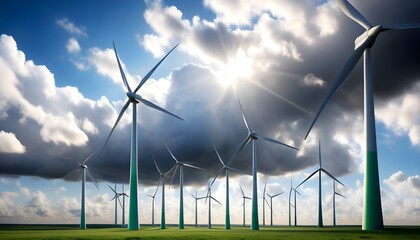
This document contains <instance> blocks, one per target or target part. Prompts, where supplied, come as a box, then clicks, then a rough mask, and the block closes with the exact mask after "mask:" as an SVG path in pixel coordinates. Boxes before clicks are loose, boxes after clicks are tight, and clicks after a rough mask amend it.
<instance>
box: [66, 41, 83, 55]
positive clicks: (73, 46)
mask: <svg viewBox="0 0 420 240" xmlns="http://www.w3.org/2000/svg"><path fill="white" fill-rule="evenodd" d="M66 49H67V51H68V52H69V53H71V54H75V53H79V52H80V45H79V42H78V41H77V40H76V38H74V37H72V38H70V39H69V40H68V41H67V43H66Z"/></svg>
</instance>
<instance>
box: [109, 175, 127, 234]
mask: <svg viewBox="0 0 420 240" xmlns="http://www.w3.org/2000/svg"><path fill="white" fill-rule="evenodd" d="M108 187H109V188H110V189H111V190H112V192H113V193H114V197H113V198H112V199H111V202H112V201H114V203H115V204H114V205H115V206H114V208H115V210H114V212H115V226H117V225H118V203H117V202H118V201H119V203H120V205H121V201H120V199H119V197H120V193H117V181H115V188H112V187H111V186H109V185H108ZM121 208H123V207H122V205H121Z"/></svg>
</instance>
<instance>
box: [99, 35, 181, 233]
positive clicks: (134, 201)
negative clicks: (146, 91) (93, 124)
mask: <svg viewBox="0 0 420 240" xmlns="http://www.w3.org/2000/svg"><path fill="white" fill-rule="evenodd" d="M113 46H114V52H115V57H116V58H117V63H118V68H119V70H120V73H121V77H122V80H123V82H124V85H125V87H126V88H127V97H128V99H127V101H126V103H125V104H124V106H123V108H122V109H121V111H120V113H119V115H118V118H117V120H116V121H115V124H114V126H113V127H112V129H111V132H110V133H109V135H108V137H107V139H106V141H105V143H104V146H103V149H104V148H105V146H106V144H107V143H108V141H109V138H110V137H111V135H112V133H113V132H114V130H115V127H116V126H117V125H118V123H119V121H120V120H121V118H122V116H123V115H124V112H125V110H127V108H128V106H129V105H130V104H132V106H133V112H132V114H133V116H132V117H133V121H132V132H131V155H130V196H131V197H130V210H129V216H128V229H129V230H138V229H139V228H140V226H139V206H138V188H137V186H138V167H137V166H138V157H137V156H138V155H137V148H138V145H137V103H139V102H142V103H143V104H144V105H146V106H148V107H151V108H154V109H156V110H159V111H161V112H164V113H167V114H169V115H171V116H174V117H176V118H178V119H181V120H183V119H182V118H180V117H178V116H177V115H175V114H173V113H170V112H168V111H167V110H165V109H163V108H161V107H159V106H157V105H156V104H154V103H152V102H150V101H148V100H146V99H144V98H142V96H140V95H139V94H137V91H138V90H139V89H140V88H141V87H142V86H143V84H144V83H145V82H146V81H147V80H148V79H149V77H150V76H151V75H152V74H153V72H154V71H155V70H156V68H157V67H158V66H159V65H160V64H161V63H162V61H163V60H164V59H165V58H166V57H167V56H168V55H169V54H170V53H171V52H172V51H173V50H174V49H175V48H176V47H177V46H178V45H176V46H175V47H174V48H172V49H171V51H169V52H168V53H167V54H166V55H165V57H163V58H162V60H160V61H159V62H158V63H157V64H156V66H154V67H153V68H152V70H150V71H149V72H148V73H147V74H146V75H145V76H144V77H143V79H142V80H141V81H140V83H139V85H137V87H136V88H135V89H134V91H131V88H130V85H129V84H128V82H127V78H126V76H125V73H124V70H123V68H122V66H121V63H120V59H119V58H118V54H117V49H116V48H115V44H114V43H113Z"/></svg>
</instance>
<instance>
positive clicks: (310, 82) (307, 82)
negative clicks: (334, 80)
mask: <svg viewBox="0 0 420 240" xmlns="http://www.w3.org/2000/svg"><path fill="white" fill-rule="evenodd" d="M303 86H319V87H324V86H325V81H324V80H322V79H320V78H318V77H316V76H315V75H313V74H312V73H310V74H308V75H306V76H305V77H304V78H303Z"/></svg>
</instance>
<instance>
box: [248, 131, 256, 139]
mask: <svg viewBox="0 0 420 240" xmlns="http://www.w3.org/2000/svg"><path fill="white" fill-rule="evenodd" d="M249 135H250V136H251V138H252V139H258V135H257V133H256V132H254V131H252V132H250V133H249Z"/></svg>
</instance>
